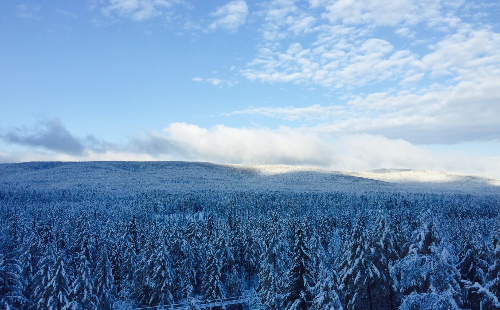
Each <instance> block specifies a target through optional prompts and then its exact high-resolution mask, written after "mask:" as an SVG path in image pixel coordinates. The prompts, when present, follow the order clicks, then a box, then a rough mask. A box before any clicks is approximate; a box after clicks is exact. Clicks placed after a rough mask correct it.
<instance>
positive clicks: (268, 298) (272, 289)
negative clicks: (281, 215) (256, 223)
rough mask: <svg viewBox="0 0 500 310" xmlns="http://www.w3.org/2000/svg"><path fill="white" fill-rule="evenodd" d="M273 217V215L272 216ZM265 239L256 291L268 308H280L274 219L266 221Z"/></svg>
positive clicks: (276, 232)
mask: <svg viewBox="0 0 500 310" xmlns="http://www.w3.org/2000/svg"><path fill="white" fill-rule="evenodd" d="M273 218H274V217H273ZM264 232H265V239H264V242H263V243H264V244H263V246H262V247H263V249H262V253H261V255H260V268H259V286H258V287H257V292H258V294H259V296H260V303H261V304H262V305H263V306H264V307H265V308H266V309H270V310H278V309H280V298H279V297H278V295H279V289H280V284H279V268H278V264H279V262H278V260H279V258H278V254H277V251H279V250H278V233H279V232H278V225H277V223H276V222H275V221H268V225H267V229H265V230H264Z"/></svg>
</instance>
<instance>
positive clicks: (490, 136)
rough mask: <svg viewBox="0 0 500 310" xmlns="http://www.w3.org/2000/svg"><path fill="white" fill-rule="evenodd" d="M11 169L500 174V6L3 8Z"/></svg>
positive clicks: (24, 4)
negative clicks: (288, 167) (242, 167)
mask: <svg viewBox="0 0 500 310" xmlns="http://www.w3.org/2000/svg"><path fill="white" fill-rule="evenodd" d="M0 39H1V42H3V44H1V46H0V108H1V111H2V113H0V162H20V161H31V160H193V161H210V162H216V163H245V164H292V165H310V166H318V167H322V168H326V169H333V170H370V169H377V168H411V169H425V170H439V171H450V172H458V173H470V174H479V175H485V176H491V177H499V178H500V142H499V138H500V87H499V86H500V4H499V3H498V2H497V1H443V0H424V1H415V0H400V1H396V2H394V3H390V4H388V3H387V1H383V0H310V1H292V0H277V1H244V0H235V1H184V0H87V1H13V0H7V1H2V2H1V3H0Z"/></svg>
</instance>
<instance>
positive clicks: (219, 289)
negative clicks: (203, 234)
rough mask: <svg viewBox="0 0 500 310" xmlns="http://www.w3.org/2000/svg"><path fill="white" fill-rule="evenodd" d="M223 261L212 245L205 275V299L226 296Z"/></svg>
mask: <svg viewBox="0 0 500 310" xmlns="http://www.w3.org/2000/svg"><path fill="white" fill-rule="evenodd" d="M221 269H222V262H221V261H220V259H219V257H217V255H216V251H215V249H214V248H213V246H212V245H209V246H208V248H207V253H206V262H205V275H204V277H203V297H204V299H205V300H219V299H223V298H224V297H225V292H224V288H223V284H222V279H221Z"/></svg>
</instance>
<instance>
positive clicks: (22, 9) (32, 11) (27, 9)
mask: <svg viewBox="0 0 500 310" xmlns="http://www.w3.org/2000/svg"><path fill="white" fill-rule="evenodd" d="M40 11H41V7H40V6H39V5H28V4H19V5H18V6H16V15H17V17H21V18H34V19H37V18H38V15H39V13H40Z"/></svg>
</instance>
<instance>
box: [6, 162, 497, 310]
mask: <svg viewBox="0 0 500 310" xmlns="http://www.w3.org/2000/svg"><path fill="white" fill-rule="evenodd" d="M266 169H267V168H266ZM266 169H263V168H255V167H239V166H218V165H212V164H201V163H175V162H174V163H122V162H111V163H27V164H15V165H0V214H1V222H0V249H1V250H0V251H1V252H0V302H1V304H0V309H128V308H134V307H146V306H158V305H169V304H172V303H186V305H188V304H192V305H196V303H193V301H196V300H201V301H202V300H213V299H218V298H224V297H233V296H241V295H255V296H256V298H255V299H254V300H253V301H252V302H250V303H249V304H241V305H233V306H230V307H228V308H231V309H398V308H399V309H500V303H499V298H500V264H499V262H500V242H499V240H500V217H499V211H500V200H499V195H498V193H499V191H498V187H497V186H495V185H492V184H491V183H488V181H487V180H485V181H484V182H483V180H481V179H474V182H475V183H474V184H476V185H477V184H481V186H475V187H472V188H473V189H471V188H468V187H467V182H462V183H460V182H459V185H457V184H447V183H446V182H444V183H439V184H437V185H436V184H427V185H426V183H425V182H424V183H422V182H420V183H419V184H415V183H411V182H410V183H408V184H404V183H396V184H395V183H390V182H384V181H376V180H372V179H365V178H361V177H355V176H352V175H348V174H342V173H330V172H325V171H320V170H307V169H303V170H296V169H295V170H293V169H285V171H284V172H283V171H280V173H276V169H274V170H273V169H267V170H266ZM282 170H283V169H282ZM266 171H267V172H266ZM478 188H479V189H480V190H478Z"/></svg>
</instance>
